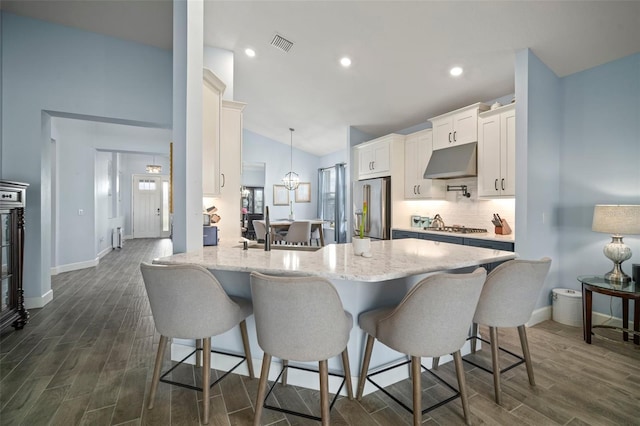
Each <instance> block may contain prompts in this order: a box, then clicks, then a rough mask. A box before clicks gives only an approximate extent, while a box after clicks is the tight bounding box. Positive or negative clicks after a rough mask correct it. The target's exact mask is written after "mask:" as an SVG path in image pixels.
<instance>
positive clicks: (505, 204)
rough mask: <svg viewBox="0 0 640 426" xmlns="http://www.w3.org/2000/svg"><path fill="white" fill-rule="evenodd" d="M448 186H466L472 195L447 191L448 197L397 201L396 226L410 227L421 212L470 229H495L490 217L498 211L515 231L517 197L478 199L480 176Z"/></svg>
mask: <svg viewBox="0 0 640 426" xmlns="http://www.w3.org/2000/svg"><path fill="white" fill-rule="evenodd" d="M445 185H467V191H469V192H470V193H471V197H470V198H466V197H463V196H462V192H460V191H450V192H447V193H446V199H445V200H404V201H399V202H396V203H394V206H393V227H394V228H410V227H411V216H412V215H420V216H428V217H430V218H433V217H434V216H435V215H436V214H440V216H441V217H442V219H443V220H444V223H445V225H447V226H451V225H462V226H466V227H471V228H486V229H487V230H488V231H489V232H493V224H492V223H491V219H492V217H493V214H494V213H498V214H499V215H500V217H501V218H502V219H505V220H506V221H507V222H508V223H509V226H511V229H512V230H514V231H515V198H506V199H493V200H482V199H481V200H479V199H478V191H477V189H478V179H477V178H461V179H449V180H447V181H446V183H445Z"/></svg>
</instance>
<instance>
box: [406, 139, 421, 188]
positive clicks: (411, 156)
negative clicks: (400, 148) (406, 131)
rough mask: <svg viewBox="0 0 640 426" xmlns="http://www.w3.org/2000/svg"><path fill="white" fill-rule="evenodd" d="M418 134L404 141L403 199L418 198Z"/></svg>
mask: <svg viewBox="0 0 640 426" xmlns="http://www.w3.org/2000/svg"><path fill="white" fill-rule="evenodd" d="M418 139H419V138H418V134H415V133H414V134H412V135H409V136H407V138H406V139H405V141H404V198H408V199H412V198H418V197H419V195H418V185H419V182H418V175H417V173H416V171H417V170H418V168H419V164H420V162H419V161H418V158H419V155H420V154H419V149H418V144H419V140H418Z"/></svg>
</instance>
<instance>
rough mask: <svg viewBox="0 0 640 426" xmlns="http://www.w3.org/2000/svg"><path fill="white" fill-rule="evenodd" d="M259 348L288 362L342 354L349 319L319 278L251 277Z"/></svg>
mask: <svg viewBox="0 0 640 426" xmlns="http://www.w3.org/2000/svg"><path fill="white" fill-rule="evenodd" d="M251 295H252V299H253V313H254V315H255V319H256V334H257V336H258V343H259V345H260V347H261V348H262V349H263V350H264V351H265V352H267V353H268V354H270V355H273V356H276V357H278V358H282V359H286V360H292V361H321V360H325V359H329V358H331V357H333V356H335V355H337V354H339V353H341V352H342V351H344V349H345V347H346V346H347V342H348V340H349V333H350V331H351V327H352V326H353V319H352V318H351V316H350V315H348V314H346V313H345V312H344V309H343V307H342V302H341V301H340V296H339V295H338V292H337V291H336V289H335V288H334V287H333V285H332V284H331V283H330V282H329V281H327V280H325V279H324V278H320V277H274V276H268V275H263V274H260V273H257V272H253V273H252V274H251Z"/></svg>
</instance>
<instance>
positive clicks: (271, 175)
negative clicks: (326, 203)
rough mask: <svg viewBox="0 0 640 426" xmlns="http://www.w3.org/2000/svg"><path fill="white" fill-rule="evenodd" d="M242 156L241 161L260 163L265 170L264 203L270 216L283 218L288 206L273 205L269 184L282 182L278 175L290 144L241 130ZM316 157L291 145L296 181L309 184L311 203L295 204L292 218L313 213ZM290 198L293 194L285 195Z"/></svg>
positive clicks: (281, 174) (283, 168)
mask: <svg viewBox="0 0 640 426" xmlns="http://www.w3.org/2000/svg"><path fill="white" fill-rule="evenodd" d="M242 137H243V142H242V159H243V161H245V162H251V163H252V162H264V163H266V170H265V187H264V192H265V205H266V206H269V213H270V215H271V218H273V219H278V218H286V217H287V216H288V215H289V208H288V207H286V206H274V205H273V185H282V178H283V177H284V175H285V174H286V173H288V172H289V169H290V168H291V166H290V162H291V161H290V150H291V148H290V145H289V144H285V143H281V142H278V141H275V140H273V139H269V138H267V137H265V136H262V135H259V134H257V133H254V132H252V131H250V130H247V129H244V130H243V131H242ZM319 167H320V158H319V157H316V156H315V155H313V154H309V153H308V152H304V151H300V150H298V149H296V148H295V147H294V148H293V171H294V172H296V173H297V174H298V175H299V176H300V182H310V183H311V202H310V203H295V202H294V204H293V210H294V213H295V217H296V219H305V218H306V219H309V218H315V217H316V216H317V211H316V205H317V201H316V197H317V193H318V185H317V180H318V168H319ZM289 199H290V200H291V201H294V200H295V196H294V193H293V192H291V193H290V194H289Z"/></svg>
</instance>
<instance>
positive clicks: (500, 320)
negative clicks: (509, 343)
mask: <svg viewBox="0 0 640 426" xmlns="http://www.w3.org/2000/svg"><path fill="white" fill-rule="evenodd" d="M550 267H551V259H549V258H548V257H545V258H543V259H541V260H525V259H515V260H510V261H508V262H505V263H503V264H502V265H500V266H498V267H497V268H495V269H494V270H493V271H491V273H490V274H489V276H488V277H487V282H486V283H485V285H484V288H483V289H482V294H481V295H480V301H479V302H478V307H477V308H476V313H475V315H474V317H473V327H472V331H471V336H470V337H469V339H471V342H472V345H471V350H472V352H475V341H476V340H480V341H482V342H485V343H487V344H490V345H491V364H492V368H491V369H488V368H486V367H484V366H483V365H480V364H478V363H475V362H473V361H471V360H468V359H464V361H465V362H468V363H469V364H472V365H474V366H476V367H478V368H479V369H481V370H483V371H486V372H488V373H492V374H493V386H494V393H495V400H496V403H498V404H501V403H502V392H501V387H500V374H502V373H504V372H506V371H509V370H511V369H512V368H514V367H517V366H518V365H520V364H523V363H525V364H526V367H527V375H528V376H529V383H530V384H531V386H535V385H536V382H535V379H534V377H533V364H532V362H531V354H530V352H529V343H528V341H527V332H526V329H525V325H524V324H525V323H526V322H527V321H529V319H530V318H531V314H532V313H533V309H534V308H535V306H536V302H537V301H538V296H539V295H540V291H541V289H542V286H543V284H544V281H545V279H546V277H547V274H548V273H549V268H550ZM478 324H482V325H485V326H488V327H489V339H490V340H485V339H482V338H481V337H480V336H479V335H478ZM498 327H517V328H518V334H519V336H520V345H521V347H522V355H523V356H520V355H517V354H515V353H513V352H511V351H508V350H506V349H503V348H500V346H499V342H498ZM498 350H501V351H503V352H505V353H508V354H509V355H511V356H513V357H515V358H517V359H518V361H517V362H515V363H513V364H511V365H510V366H508V367H505V368H503V369H500V360H499V352H498ZM434 361H435V362H436V363H437V360H434Z"/></svg>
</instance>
